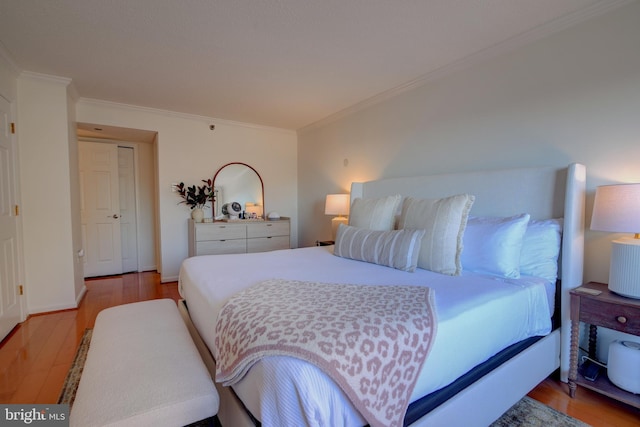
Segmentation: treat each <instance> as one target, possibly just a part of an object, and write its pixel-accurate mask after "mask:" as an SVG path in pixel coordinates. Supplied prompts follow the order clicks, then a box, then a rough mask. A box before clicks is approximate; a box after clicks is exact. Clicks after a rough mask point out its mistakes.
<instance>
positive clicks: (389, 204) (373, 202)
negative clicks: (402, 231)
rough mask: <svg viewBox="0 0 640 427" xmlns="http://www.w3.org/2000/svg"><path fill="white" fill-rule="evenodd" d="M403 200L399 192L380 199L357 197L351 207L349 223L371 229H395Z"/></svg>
mask: <svg viewBox="0 0 640 427" xmlns="http://www.w3.org/2000/svg"><path fill="white" fill-rule="evenodd" d="M401 200H402V196H400V195H399V194H396V195H395V196H388V197H381V198H379V199H361V198H357V199H355V200H354V201H353V203H352V204H351V209H349V225H351V226H354V227H360V228H368V229H370V230H393V228H394V223H395V214H396V210H398V206H399V205H400V201H401Z"/></svg>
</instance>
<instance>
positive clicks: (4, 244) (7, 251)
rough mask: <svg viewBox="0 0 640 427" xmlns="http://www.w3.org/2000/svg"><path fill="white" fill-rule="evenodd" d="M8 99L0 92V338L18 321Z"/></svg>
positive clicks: (11, 148)
mask: <svg viewBox="0 0 640 427" xmlns="http://www.w3.org/2000/svg"><path fill="white" fill-rule="evenodd" d="M10 109H11V105H10V103H9V101H7V100H6V99H4V98H3V97H1V96H0V340H1V339H3V338H4V337H5V336H7V334H8V333H9V332H11V329H13V327H14V326H15V325H17V324H18V322H20V317H21V307H20V296H19V292H18V280H19V279H18V237H17V236H18V224H17V218H16V216H15V210H14V207H15V191H16V187H15V169H14V165H15V163H16V162H15V157H14V150H13V142H12V141H11V129H10V126H11V123H10V114H9V113H10Z"/></svg>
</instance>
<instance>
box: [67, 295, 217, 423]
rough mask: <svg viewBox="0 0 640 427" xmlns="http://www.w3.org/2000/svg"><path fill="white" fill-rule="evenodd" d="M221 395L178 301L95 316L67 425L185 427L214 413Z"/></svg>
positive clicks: (143, 304) (122, 308) (114, 309)
mask: <svg viewBox="0 0 640 427" xmlns="http://www.w3.org/2000/svg"><path fill="white" fill-rule="evenodd" d="M218 405H219V398H218V394H217V392H216V390H215V387H214V385H213V381H212V380H211V377H210V376H209V373H208V371H207V368H206V367H205V365H204V363H203V361H202V359H201V357H200V354H199V353H198V350H197V349H196V347H195V344H194V343H193V341H192V340H191V336H190V335H189V331H188V330H187V327H186V325H185V324H184V321H183V320H182V317H181V316H180V312H179V311H178V308H177V307H176V303H175V302H174V301H173V300H170V299H163V300H151V301H144V302H139V303H133V304H126V305H121V306H116V307H112V308H108V309H106V310H103V311H101V312H100V313H99V314H98V317H97V318H96V323H95V327H94V330H93V336H92V338H91V344H90V347H89V352H88V354H87V360H86V363H85V367H84V370H83V372H82V376H81V379H80V384H79V386H78V391H77V394H76V399H75V401H74V403H73V406H72V408H71V414H70V417H69V419H70V425H71V426H82V427H89V426H107V425H108V426H116V425H117V426H158V425H162V426H184V425H187V424H190V423H193V422H195V421H199V420H202V419H205V418H209V417H211V416H213V415H215V414H217V412H218Z"/></svg>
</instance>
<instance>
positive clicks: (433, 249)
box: [398, 194, 475, 276]
mask: <svg viewBox="0 0 640 427" xmlns="http://www.w3.org/2000/svg"><path fill="white" fill-rule="evenodd" d="M474 201H475V197H474V196H472V195H469V194H458V195H456V196H451V197H446V198H444V199H414V198H411V197H407V198H406V199H404V203H403V205H402V214H401V215H400V223H399V227H398V228H400V229H404V228H409V229H415V228H424V229H425V230H426V233H425V235H424V237H423V239H422V248H421V250H420V255H419V257H418V267H420V268H423V269H425V270H431V271H435V272H436V273H442V274H449V275H451V276H458V275H459V274H460V271H461V270H462V266H461V262H460V254H461V253H462V237H463V236H464V230H465V228H466V226H467V217H468V215H469V211H470V210H471V206H472V205H473V202H474Z"/></svg>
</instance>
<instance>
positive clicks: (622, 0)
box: [298, 0, 636, 134]
mask: <svg viewBox="0 0 640 427" xmlns="http://www.w3.org/2000/svg"><path fill="white" fill-rule="evenodd" d="M635 1H636V0H602V1H599V2H597V3H594V4H593V5H591V6H589V7H586V8H584V9H581V10H579V11H577V12H574V13H570V14H567V15H565V16H562V17H560V18H557V19H554V20H553V21H550V22H547V23H545V24H542V25H539V26H538V27H535V28H533V29H531V30H529V31H526V32H524V33H522V34H519V35H517V36H514V37H511V38H509V39H507V40H505V41H503V42H500V43H498V44H495V45H493V46H491V47H488V48H486V49H483V50H481V51H478V52H476V53H473V54H471V55H469V56H466V57H464V58H461V59H459V60H457V61H454V62H451V63H449V64H448V65H445V66H443V67H440V68H438V69H435V70H433V71H430V72H428V73H426V74H424V75H422V76H420V77H417V78H416V79H414V80H411V81H409V82H407V83H404V84H402V85H399V86H396V87H394V88H392V89H389V90H386V91H384V92H381V93H379V94H377V95H374V96H373V97H371V98H368V99H365V100H364V101H361V102H358V103H356V104H354V105H352V106H351V107H347V108H345V109H343V110H340V111H338V112H336V113H334V114H331V115H329V116H327V117H325V118H323V119H320V120H318V121H316V122H313V123H311V124H308V125H306V126H303V127H301V128H299V129H298V133H299V134H304V133H305V132H308V131H311V130H313V129H316V128H319V127H322V126H325V125H328V124H330V123H332V122H335V121H337V120H340V119H342V118H344V117H347V116H350V115H351V114H354V113H356V112H358V111H362V110H364V109H366V108H369V107H371V106H374V105H377V104H380V103H381V102H383V101H386V100H388V99H391V98H393V97H396V96H398V95H400V94H402V93H405V92H408V91H410V90H413V89H416V88H419V87H422V86H424V85H426V84H428V83H430V82H433V81H435V80H438V79H440V78H442V77H445V76H448V75H450V74H453V73H456V72H458V71H462V70H464V69H467V68H470V67H472V66H474V65H477V64H480V63H482V62H484V61H487V60H489V59H491V58H495V57H498V56H501V55H503V54H506V53H508V52H512V51H514V50H515V49H518V48H520V47H524V46H526V45H528V44H531V43H533V42H535V41H538V40H541V39H543V38H545V37H548V36H550V35H552V34H555V33H558V32H560V31H563V30H565V29H567V28H570V27H572V26H574V25H577V24H579V23H581V22H585V21H588V20H589V19H592V18H595V17H597V16H600V15H603V14H605V13H607V12H610V11H612V10H614V9H617V8H619V7H621V6H624V5H627V4H630V3H634V2H635Z"/></svg>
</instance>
